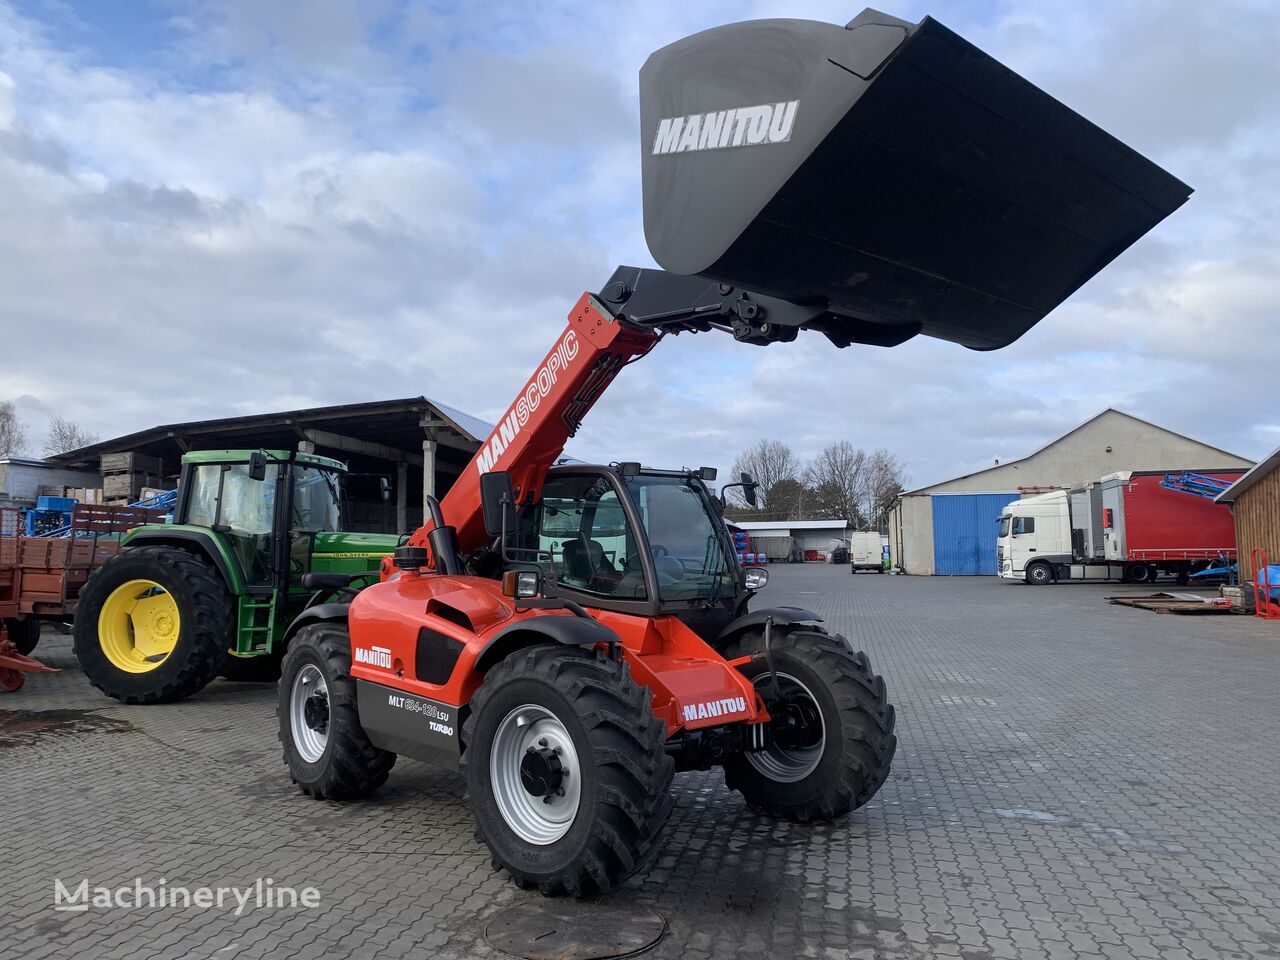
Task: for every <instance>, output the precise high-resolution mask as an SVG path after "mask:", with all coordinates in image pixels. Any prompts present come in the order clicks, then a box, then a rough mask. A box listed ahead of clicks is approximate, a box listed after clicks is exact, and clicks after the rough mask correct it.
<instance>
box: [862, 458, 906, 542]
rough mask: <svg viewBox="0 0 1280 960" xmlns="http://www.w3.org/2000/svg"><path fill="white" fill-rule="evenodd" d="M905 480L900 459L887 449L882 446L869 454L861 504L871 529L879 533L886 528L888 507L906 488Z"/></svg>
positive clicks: (904, 471) (904, 470)
mask: <svg viewBox="0 0 1280 960" xmlns="http://www.w3.org/2000/svg"><path fill="white" fill-rule="evenodd" d="M906 480H907V477H906V469H905V468H904V467H903V464H902V461H901V460H899V459H898V458H897V457H896V456H894V455H893V454H892V453H890V452H889V451H888V450H885V449H883V448H882V449H880V450H877V451H876V452H875V453H873V454H871V456H870V458H869V460H868V463H867V482H866V485H865V487H864V499H863V504H864V509H865V511H866V517H867V519H868V520H869V521H870V523H871V526H872V528H873V529H876V530H879V531H880V532H881V533H883V532H885V531H886V530H887V529H888V517H889V508H890V507H892V506H893V501H894V500H895V499H896V498H897V496H898V494H900V493H902V491H903V490H904V489H906Z"/></svg>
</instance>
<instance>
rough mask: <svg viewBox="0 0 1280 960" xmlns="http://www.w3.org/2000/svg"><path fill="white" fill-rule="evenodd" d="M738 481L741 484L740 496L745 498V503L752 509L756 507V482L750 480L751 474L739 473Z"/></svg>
mask: <svg viewBox="0 0 1280 960" xmlns="http://www.w3.org/2000/svg"><path fill="white" fill-rule="evenodd" d="M738 479H739V480H740V481H741V482H742V495H743V496H744V497H746V498H747V503H748V504H749V505H751V506H752V507H754V506H755V505H756V482H755V481H754V480H752V479H751V474H749V473H740V474H738Z"/></svg>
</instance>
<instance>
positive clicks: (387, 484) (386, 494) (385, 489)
mask: <svg viewBox="0 0 1280 960" xmlns="http://www.w3.org/2000/svg"><path fill="white" fill-rule="evenodd" d="M378 489H379V490H380V491H381V492H382V502H383V503H390V502H391V481H390V480H388V479H387V478H386V477H379V478H378Z"/></svg>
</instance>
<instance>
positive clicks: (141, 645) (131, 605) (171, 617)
mask: <svg viewBox="0 0 1280 960" xmlns="http://www.w3.org/2000/svg"><path fill="white" fill-rule="evenodd" d="M181 629H182V617H181V615H180V614H179V613H178V603H177V601H176V600H174V599H173V595H172V594H170V593H168V592H166V591H165V589H164V587H162V586H160V584H158V583H156V582H155V581H154V580H129V581H127V582H125V583H122V584H120V586H118V587H116V588H115V589H114V590H112V591H111V595H110V596H109V597H107V600H106V603H104V604H103V605H102V613H100V614H99V615H98V643H99V645H100V646H101V647H102V652H103V653H104V654H105V655H106V657H107V659H108V660H110V661H111V663H112V665H113V666H116V667H118V668H119V669H121V670H124V671H126V672H128V673H148V672H149V671H151V670H155V669H156V668H157V667H159V666H160V664H162V663H164V661H165V659H166V658H167V657H168V656H169V654H171V653H173V648H174V647H175V646H177V644H178V634H179V632H180V630H181Z"/></svg>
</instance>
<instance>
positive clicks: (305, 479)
mask: <svg viewBox="0 0 1280 960" xmlns="http://www.w3.org/2000/svg"><path fill="white" fill-rule="evenodd" d="M338 482H339V478H338V476H337V475H336V474H334V473H332V472H331V471H329V470H318V469H316V468H315V467H304V466H301V465H299V466H297V467H295V468H294V473H293V518H292V521H291V522H290V524H289V526H290V527H291V528H292V529H294V530H297V531H299V532H301V533H323V532H326V531H333V530H339V529H341V520H340V519H339V504H340V503H341V502H342V499H341V496H340V495H339V490H338Z"/></svg>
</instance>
